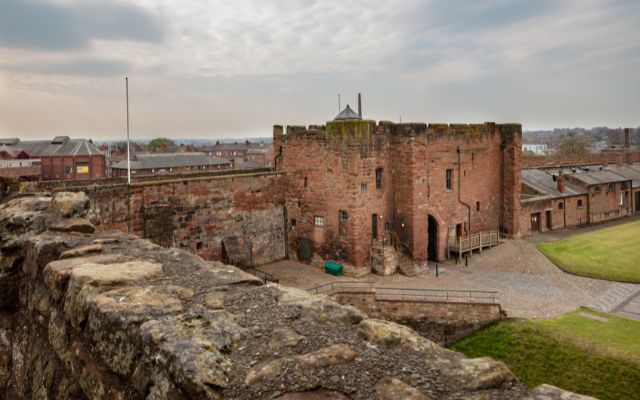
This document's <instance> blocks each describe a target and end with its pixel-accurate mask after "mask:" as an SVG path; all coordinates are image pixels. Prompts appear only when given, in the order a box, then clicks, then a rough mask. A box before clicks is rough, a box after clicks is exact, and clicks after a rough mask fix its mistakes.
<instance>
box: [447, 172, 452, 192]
mask: <svg viewBox="0 0 640 400" xmlns="http://www.w3.org/2000/svg"><path fill="white" fill-rule="evenodd" d="M446 183H447V190H451V189H452V188H453V170H452V169H447V173H446Z"/></svg>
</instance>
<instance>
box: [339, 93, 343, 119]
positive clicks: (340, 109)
mask: <svg viewBox="0 0 640 400" xmlns="http://www.w3.org/2000/svg"><path fill="white" fill-rule="evenodd" d="M340 111H342V107H340V93H338V114H340Z"/></svg>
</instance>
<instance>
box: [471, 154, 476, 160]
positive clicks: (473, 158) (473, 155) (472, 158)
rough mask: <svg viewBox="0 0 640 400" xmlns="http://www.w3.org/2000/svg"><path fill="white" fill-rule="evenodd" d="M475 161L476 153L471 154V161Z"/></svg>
mask: <svg viewBox="0 0 640 400" xmlns="http://www.w3.org/2000/svg"><path fill="white" fill-rule="evenodd" d="M475 160H476V153H471V161H472V162H473V161H475Z"/></svg>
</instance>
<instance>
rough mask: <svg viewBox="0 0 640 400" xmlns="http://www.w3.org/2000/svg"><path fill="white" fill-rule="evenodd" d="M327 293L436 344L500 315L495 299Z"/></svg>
mask: <svg viewBox="0 0 640 400" xmlns="http://www.w3.org/2000/svg"><path fill="white" fill-rule="evenodd" d="M331 297H332V298H333V299H334V300H335V301H337V302H338V303H340V304H343V305H349V306H354V307H356V308H357V309H359V310H361V311H363V312H365V313H367V315H369V316H370V317H374V318H381V319H385V320H388V321H394V322H397V323H400V324H402V325H406V326H408V327H410V328H412V329H414V330H415V331H416V332H418V333H420V334H421V335H422V336H425V337H427V338H429V339H431V340H433V341H435V342H436V343H440V344H448V343H452V342H455V341H456V340H458V339H460V338H462V337H464V336H466V335H468V334H470V333H471V332H473V331H475V330H477V329H478V328H480V327H482V326H485V325H487V324H490V323H491V322H494V321H497V320H500V319H501V318H502V313H501V309H500V305H499V304H495V303H462V302H460V303H455V302H438V301H413V300H391V299H380V298H376V295H375V293H371V292H358V293H355V292H353V293H338V294H335V295H332V296H331Z"/></svg>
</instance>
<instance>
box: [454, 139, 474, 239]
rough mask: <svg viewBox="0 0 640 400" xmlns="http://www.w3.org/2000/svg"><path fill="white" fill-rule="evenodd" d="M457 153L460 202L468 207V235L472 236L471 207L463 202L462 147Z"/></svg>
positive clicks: (458, 147) (457, 147)
mask: <svg viewBox="0 0 640 400" xmlns="http://www.w3.org/2000/svg"><path fill="white" fill-rule="evenodd" d="M456 153H458V202H459V203H460V204H462V205H463V206H465V207H467V229H468V231H467V234H468V235H470V234H471V206H470V205H468V204H467V203H465V202H464V201H462V192H461V191H462V179H461V177H462V172H461V171H462V163H461V162H460V153H461V151H460V146H456Z"/></svg>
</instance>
